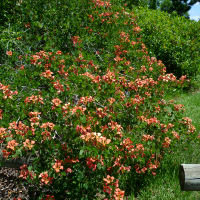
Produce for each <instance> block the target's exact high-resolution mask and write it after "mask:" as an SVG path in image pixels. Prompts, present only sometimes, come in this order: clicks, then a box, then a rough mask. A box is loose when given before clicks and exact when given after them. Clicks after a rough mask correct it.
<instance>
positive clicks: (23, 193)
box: [0, 167, 31, 200]
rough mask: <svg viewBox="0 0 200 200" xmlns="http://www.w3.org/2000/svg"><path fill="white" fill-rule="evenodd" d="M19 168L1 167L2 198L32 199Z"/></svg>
mask: <svg viewBox="0 0 200 200" xmlns="http://www.w3.org/2000/svg"><path fill="white" fill-rule="evenodd" d="M18 177H19V170H17V169H13V168H7V167H1V168H0V200H15V199H16V200H18V198H20V199H22V200H30V199H31V198H30V196H29V192H28V188H27V186H25V184H24V182H23V181H21V179H20V178H18Z"/></svg>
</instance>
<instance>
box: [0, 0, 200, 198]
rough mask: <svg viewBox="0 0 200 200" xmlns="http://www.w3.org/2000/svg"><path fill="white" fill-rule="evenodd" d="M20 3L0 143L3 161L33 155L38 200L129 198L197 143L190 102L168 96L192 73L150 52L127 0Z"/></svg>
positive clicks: (4, 76)
mask: <svg viewBox="0 0 200 200" xmlns="http://www.w3.org/2000/svg"><path fill="white" fill-rule="evenodd" d="M61 3H62V4H61ZM14 9H15V12H16V16H18V15H20V16H21V18H16V19H14V18H13V24H10V26H8V27H7V28H4V32H3V33H2V35H3V39H2V40H1V45H2V51H3V52H4V58H3V59H2V62H3V64H2V66H1V68H0V77H1V79H0V80H1V82H0V123H1V125H0V141H1V143H2V145H3V147H4V149H3V150H2V152H3V156H4V158H7V159H10V158H17V157H27V156H31V160H32V164H31V165H30V166H27V165H23V166H21V173H20V177H21V178H22V179H24V180H26V181H27V183H33V184H34V185H35V186H37V187H36V188H34V189H33V190H34V191H35V193H36V194H37V195H36V196H32V198H33V199H46V200H47V199H54V198H55V199H84V200H86V199H123V198H124V197H125V196H126V195H129V194H130V193H132V192H135V191H134V190H135V189H136V188H137V187H139V186H140V184H141V183H142V180H143V177H145V176H147V175H149V176H150V175H156V169H157V168H158V167H159V166H160V163H161V161H162V158H163V157H164V156H165V155H166V154H167V153H170V151H172V150H173V149H174V148H176V144H177V143H181V142H189V141H191V140H193V139H196V132H195V127H194V126H193V125H192V123H191V120H190V119H189V118H187V117H183V112H184V108H183V105H176V104H175V103H174V101H166V100H164V95H165V93H166V92H167V91H168V88H170V87H171V86H172V85H173V86H174V85H176V86H177V87H181V86H182V85H183V84H184V81H186V80H185V79H186V77H185V76H182V77H181V78H180V79H179V80H177V79H176V77H175V76H174V75H173V74H172V73H169V74H167V73H166V67H165V65H164V64H163V63H162V61H161V60H157V59H156V58H155V57H151V56H150V55H149V52H148V49H147V48H146V46H145V44H144V43H143V39H142V37H141V36H142V35H141V29H140V27H139V26H138V24H137V21H136V16H135V15H134V13H131V12H130V11H127V10H126V9H125V8H124V7H122V6H120V5H119V4H118V1H113V2H112V1H111V2H109V1H102V0H91V1H86V0H76V1H31V0H27V1H19V2H18V3H17V4H16V7H14ZM11 21H12V20H11ZM11 21H10V22H11ZM4 27H6V26H4ZM6 31H7V32H8V33H9V34H6Z"/></svg>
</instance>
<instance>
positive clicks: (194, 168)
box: [179, 164, 200, 191]
mask: <svg viewBox="0 0 200 200" xmlns="http://www.w3.org/2000/svg"><path fill="white" fill-rule="evenodd" d="M179 182H180V186H181V190H182V191H200V164H181V165H180V167H179Z"/></svg>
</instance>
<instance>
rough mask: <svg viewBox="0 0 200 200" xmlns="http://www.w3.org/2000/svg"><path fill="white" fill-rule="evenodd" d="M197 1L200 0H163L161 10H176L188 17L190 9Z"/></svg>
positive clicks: (169, 11) (171, 11)
mask: <svg viewBox="0 0 200 200" xmlns="http://www.w3.org/2000/svg"><path fill="white" fill-rule="evenodd" d="M197 2H200V0H189V1H188V0H161V2H160V10H162V11H166V12H168V13H173V12H174V11H175V12H176V13H177V14H178V15H180V16H185V17H188V11H189V10H190V9H191V7H192V5H194V4H195V3H197Z"/></svg>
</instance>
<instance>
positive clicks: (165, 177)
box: [129, 91, 200, 200]
mask: <svg viewBox="0 0 200 200" xmlns="http://www.w3.org/2000/svg"><path fill="white" fill-rule="evenodd" d="M175 99H176V102H177V103H180V104H183V105H184V106H185V109H186V112H185V116H187V117H190V118H191V119H192V121H193V124H194V125H195V127H196V129H197V131H198V132H200V91H198V92H194V93H189V94H188V93H184V94H179V95H178V96H176V98H175ZM182 163H185V164H190V163H196V164H197V163H198V164H200V148H199V146H198V145H197V144H183V145H180V147H179V148H178V150H177V151H176V152H172V153H171V154H169V155H167V157H166V158H165V160H164V162H163V164H162V167H161V169H160V170H159V171H158V174H157V176H156V177H153V178H151V179H150V180H148V182H149V184H147V186H146V187H144V188H143V189H142V190H141V192H140V194H139V195H138V196H137V198H135V197H134V196H130V197H129V200H136V199H137V200H148V199H149V200H151V199H152V200H153V199H156V200H169V199H171V200H198V199H200V193H199V192H186V191H184V192H183V191H181V190H180V186H179V179H178V172H179V165H180V164H182Z"/></svg>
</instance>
